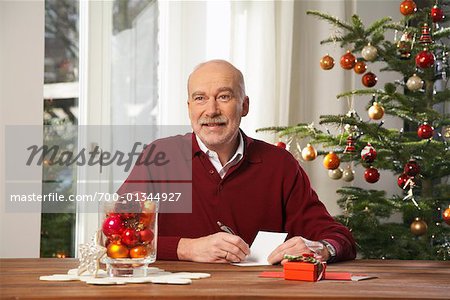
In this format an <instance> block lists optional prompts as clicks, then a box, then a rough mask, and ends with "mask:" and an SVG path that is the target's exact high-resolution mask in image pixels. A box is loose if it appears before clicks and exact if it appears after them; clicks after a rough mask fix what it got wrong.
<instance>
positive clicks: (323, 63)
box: [320, 54, 334, 70]
mask: <svg viewBox="0 0 450 300" xmlns="http://www.w3.org/2000/svg"><path fill="white" fill-rule="evenodd" d="M320 67H321V68H322V69H323V70H331V69H333V67H334V58H333V57H331V56H330V55H328V54H326V55H325V56H324V57H322V58H321V59H320Z"/></svg>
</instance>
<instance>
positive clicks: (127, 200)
mask: <svg viewBox="0 0 450 300" xmlns="http://www.w3.org/2000/svg"><path fill="white" fill-rule="evenodd" d="M142 195H143V193H140V192H132V193H127V194H123V195H121V196H120V199H119V201H117V202H116V204H115V205H114V213H116V214H119V215H120V217H121V218H122V219H123V220H127V219H131V218H135V217H137V216H138V215H139V214H140V213H141V201H140V200H141V198H142Z"/></svg>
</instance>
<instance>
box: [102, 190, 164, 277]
mask: <svg viewBox="0 0 450 300" xmlns="http://www.w3.org/2000/svg"><path fill="white" fill-rule="evenodd" d="M100 215H101V222H100V224H101V226H102V227H101V230H102V240H103V244H104V246H105V247H106V249H107V254H106V257H105V258H104V259H103V262H104V263H105V264H106V267H107V268H106V269H107V273H108V275H109V276H111V277H124V276H127V277H140V276H147V275H148V270H149V267H148V266H149V264H151V263H153V262H155V260H156V241H157V237H158V202H156V201H151V200H148V199H147V198H146V197H145V194H144V193H140V192H133V193H126V194H123V195H121V196H120V197H119V198H118V199H117V200H116V201H109V202H108V203H106V204H104V205H103V206H102V213H101V214H100Z"/></svg>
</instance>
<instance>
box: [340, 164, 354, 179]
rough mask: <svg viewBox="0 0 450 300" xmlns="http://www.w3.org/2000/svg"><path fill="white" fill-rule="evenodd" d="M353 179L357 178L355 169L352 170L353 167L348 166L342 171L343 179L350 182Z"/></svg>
mask: <svg viewBox="0 0 450 300" xmlns="http://www.w3.org/2000/svg"><path fill="white" fill-rule="evenodd" d="M353 179H355V171H353V170H352V167H350V166H348V167H347V168H346V169H345V170H344V172H343V173H342V180H344V181H347V182H350V181H353Z"/></svg>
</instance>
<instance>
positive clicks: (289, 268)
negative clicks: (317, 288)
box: [284, 256, 326, 281]
mask: <svg viewBox="0 0 450 300" xmlns="http://www.w3.org/2000/svg"><path fill="white" fill-rule="evenodd" d="M285 258H287V259H288V260H289V261H288V262H286V263H285V264H284V279H287V280H302V281H318V280H320V279H322V277H323V275H324V274H325V267H326V264H325V263H322V262H320V261H318V260H316V259H315V258H313V257H311V256H302V257H293V256H289V257H285Z"/></svg>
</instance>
